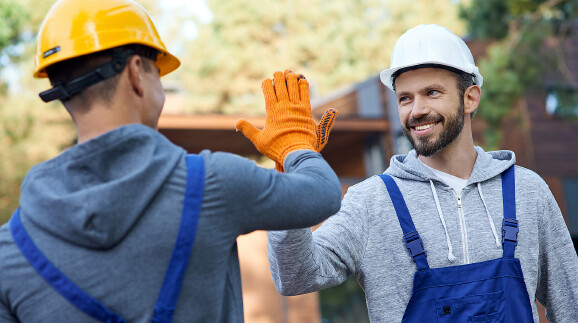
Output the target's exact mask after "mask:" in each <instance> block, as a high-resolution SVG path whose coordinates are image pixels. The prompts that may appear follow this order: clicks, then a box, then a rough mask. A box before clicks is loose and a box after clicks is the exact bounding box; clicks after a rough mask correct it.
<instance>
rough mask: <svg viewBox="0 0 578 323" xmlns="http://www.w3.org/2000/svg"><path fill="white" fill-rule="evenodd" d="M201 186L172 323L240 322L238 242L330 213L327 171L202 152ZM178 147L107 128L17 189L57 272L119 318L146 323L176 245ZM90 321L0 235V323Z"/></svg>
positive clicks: (146, 134)
mask: <svg viewBox="0 0 578 323" xmlns="http://www.w3.org/2000/svg"><path fill="white" fill-rule="evenodd" d="M201 156H202V157H203V160H204V163H205V188H204V194H203V203H202V209H201V215H200V218H199V224H198V228H197V233H196V238H195V244H194V248H193V251H192V255H191V258H190V261H189V266H188V268H187V271H186V274H185V278H184V282H183V287H182V289H181V292H180V298H179V303H178V305H177V309H176V312H175V316H174V322H241V321H243V304H242V297H241V282H240V271H239V261H238V257H237V247H236V239H237V237H238V236H239V235H242V234H246V233H249V232H252V231H254V230H258V229H266V230H271V229H294V228H298V227H307V226H311V225H314V224H316V223H319V222H321V221H322V220H324V219H325V218H327V217H328V216H330V215H331V214H333V213H335V212H337V210H338V209H339V203H340V199H341V188H340V185H339V181H338V179H337V176H336V175H335V173H334V172H333V171H332V170H331V168H330V167H329V165H327V163H326V162H325V161H324V160H323V159H322V158H321V155H319V154H318V153H315V152H313V151H309V150H300V151H297V152H293V153H291V154H290V155H289V156H288V157H287V159H286V161H285V170H286V173H285V174H281V173H278V172H276V171H274V170H270V169H264V168H261V167H258V166H257V165H256V164H255V162H253V161H250V160H248V159H245V158H241V157H239V156H235V155H232V154H227V153H211V152H209V151H203V152H202V153H201ZM186 179H187V170H186V162H185V151H184V150H183V149H181V148H180V147H177V146H175V145H173V144H172V143H170V142H169V141H168V140H167V139H166V138H165V137H163V136H162V135H161V134H160V133H158V132H157V131H155V130H153V129H151V128H149V127H145V126H141V125H130V126H125V127H121V128H118V129H115V130H113V131H111V132H109V133H106V134H104V135H102V136H100V137H98V138H95V139H93V140H90V141H88V142H86V143H83V144H79V145H76V146H74V147H72V148H70V149H69V150H67V151H65V152H63V153H62V154H61V155H60V156H58V157H56V158H54V159H52V160H50V161H47V162H45V163H42V164H39V165H37V166H35V167H34V168H33V169H32V170H31V171H30V172H29V173H28V174H27V176H26V178H25V180H24V182H23V184H22V194H21V199H20V204H21V218H22V224H23V225H24V227H25V228H26V230H27V231H28V233H29V234H30V236H31V237H32V239H33V241H34V242H35V243H36V245H37V246H38V247H39V248H40V250H41V251H42V252H43V253H44V254H45V255H46V257H47V258H48V259H49V260H50V261H52V262H53V263H54V264H55V265H56V267H57V268H59V269H60V270H61V271H62V272H63V273H64V274H65V275H66V276H68V277H69V278H70V279H71V280H72V281H73V282H75V283H76V284H77V285H78V286H79V287H80V288H82V289H83V290H84V291H86V292H87V293H88V294H90V295H92V296H93V297H94V298H96V299H97V300H99V301H100V302H102V303H104V304H105V306H107V307H108V308H109V309H110V310H112V311H113V312H115V313H118V314H119V315H121V316H122V317H123V318H124V319H126V320H127V321H128V322H150V320H151V317H152V313H153V306H154V304H155V302H156V300H157V296H158V293H159V290H160V287H161V283H162V280H163V277H164V274H165V270H166V269H167V265H168V262H169V258H170V255H171V252H172V249H173V246H174V243H175V238H176V233H177V230H178V228H179V224H180V218H181V211H182V206H183V199H184V191H185V184H186ZM19 321H20V322H27V323H28V322H31V323H33V322H94V320H93V319H91V318H90V317H88V316H87V315H86V314H84V313H83V312H81V311H79V310H78V309H76V308H74V307H73V305H71V304H70V303H69V302H68V301H66V300H65V299H64V298H62V297H61V296H60V295H59V294H57V292H56V291H55V290H54V289H52V288H51V287H50V286H48V285H47V284H46V283H45V282H44V280H43V279H42V278H41V277H40V276H39V275H38V274H37V273H36V272H35V271H34V269H33V268H32V267H31V266H30V265H29V264H28V262H27V261H26V259H25V258H24V257H23V256H22V254H21V253H20V251H19V250H18V249H17V247H16V246H15V245H14V241H13V239H12V235H11V233H10V230H9V226H8V224H6V225H3V226H2V227H1V228H0V322H3V323H4V322H19Z"/></svg>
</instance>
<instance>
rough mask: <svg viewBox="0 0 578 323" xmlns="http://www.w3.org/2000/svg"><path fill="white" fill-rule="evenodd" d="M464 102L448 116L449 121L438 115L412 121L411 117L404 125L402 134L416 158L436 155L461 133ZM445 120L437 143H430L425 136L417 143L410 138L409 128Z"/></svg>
mask: <svg viewBox="0 0 578 323" xmlns="http://www.w3.org/2000/svg"><path fill="white" fill-rule="evenodd" d="M464 117H465V114H464V102H463V100H461V102H460V105H459V107H458V111H457V112H456V113H455V114H454V115H453V116H450V117H449V119H447V120H446V119H444V117H442V116H440V115H436V116H431V115H426V116H423V117H421V118H419V119H414V118H413V117H411V118H410V119H409V120H408V121H407V122H406V124H405V127H404V128H403V132H404V134H405V136H406V137H407V139H408V140H409V142H410V143H411V145H412V147H413V148H414V149H415V152H416V153H417V155H418V156H425V157H429V156H432V155H433V154H435V153H437V152H438V151H440V150H442V149H444V148H445V147H446V146H447V145H449V144H450V143H452V142H453V141H454V140H455V139H456V138H457V137H458V136H459V134H460V133H461V132H462V129H463V128H464ZM444 120H446V123H445V126H444V128H443V129H442V132H441V133H440V135H439V138H438V140H437V141H434V142H432V141H431V140H430V139H429V138H428V137H429V136H427V137H425V138H423V139H421V140H420V139H418V140H417V141H418V142H417V143H416V141H415V140H414V139H413V137H412V136H411V133H410V131H411V128H410V127H411V126H413V125H416V124H420V123H422V124H423V123H433V122H442V123H443V121H444Z"/></svg>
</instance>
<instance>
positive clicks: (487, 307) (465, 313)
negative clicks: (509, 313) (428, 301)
mask: <svg viewBox="0 0 578 323" xmlns="http://www.w3.org/2000/svg"><path fill="white" fill-rule="evenodd" d="M504 301H505V300H504V292H503V291H500V292H494V293H487V294H479V295H469V296H463V297H452V298H439V299H436V312H437V318H438V320H437V321H438V323H445V322H472V323H473V322H502V319H503V316H504V306H505V303H504Z"/></svg>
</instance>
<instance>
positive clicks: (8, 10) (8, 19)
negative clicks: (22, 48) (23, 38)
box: [0, 0, 28, 52]
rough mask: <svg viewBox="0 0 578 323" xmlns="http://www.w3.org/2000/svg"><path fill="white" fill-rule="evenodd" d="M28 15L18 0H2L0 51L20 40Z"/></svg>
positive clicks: (0, 7)
mask: <svg viewBox="0 0 578 323" xmlns="http://www.w3.org/2000/svg"><path fill="white" fill-rule="evenodd" d="M27 19H28V15H27V13H26V12H25V10H24V8H23V7H22V5H21V4H20V3H18V2H17V1H16V0H0V52H1V51H2V50H4V49H5V48H6V47H8V46H10V45H13V44H16V43H17V42H18V41H19V40H20V33H21V32H22V28H23V27H24V23H25V21H26V20H27Z"/></svg>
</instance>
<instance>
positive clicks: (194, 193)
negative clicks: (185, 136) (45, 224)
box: [10, 155, 205, 323]
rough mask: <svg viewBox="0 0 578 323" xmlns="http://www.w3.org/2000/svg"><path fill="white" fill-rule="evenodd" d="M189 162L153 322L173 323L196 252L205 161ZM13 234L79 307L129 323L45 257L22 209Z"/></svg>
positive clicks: (114, 321)
mask: <svg viewBox="0 0 578 323" xmlns="http://www.w3.org/2000/svg"><path fill="white" fill-rule="evenodd" d="M186 161H187V173H188V174H187V186H186V191H185V199H184V204H183V212H182V216H181V225H180V227H179V232H178V234H177V240H176V242H175V247H174V249H173V253H172V255H171V260H170V262H169V266H168V268H167V272H166V274H165V277H164V281H163V285H162V287H161V291H160V293H159V297H158V299H157V303H156V304H155V309H154V314H153V319H152V322H154V323H161V322H162V323H165V322H172V319H173V313H174V310H175V308H176V304H177V301H178V297H179V293H180V290H181V285H182V281H183V278H184V275H185V270H186V268H187V265H188V261H189V258H190V255H191V251H192V249H193V244H194V241H195V234H196V231H197V224H198V220H199V215H200V212H201V203H202V199H203V191H204V184H205V168H204V163H203V159H202V157H200V156H197V155H187V156H186ZM10 231H11V233H12V236H13V238H14V241H15V243H16V245H17V246H18V248H19V249H20V252H22V254H23V255H24V257H25V258H26V259H27V260H28V262H29V263H30V265H31V266H32V267H33V268H34V269H35V270H36V272H37V273H38V274H39V275H40V276H42V278H44V280H45V281H46V282H47V283H48V284H49V285H51V286H52V287H53V288H54V289H55V290H56V291H57V292H58V293H59V294H60V295H62V296H63V297H64V298H65V299H67V300H68V301H69V302H70V303H71V304H73V305H74V306H75V307H76V308H78V309H79V310H81V311H83V312H84V313H86V314H88V315H90V316H91V317H93V318H94V319H96V320H99V321H101V322H106V323H126V321H125V320H124V319H123V318H121V317H120V316H119V315H118V314H115V313H113V312H111V311H110V310H109V309H108V308H107V307H106V306H104V305H103V304H102V303H100V302H99V301H97V300H96V299H94V298H93V297H92V296H90V295H88V294H87V293H86V292H84V291H83V290H82V289H80V288H79V287H78V286H77V285H76V284H74V283H73V282H72V281H71V280H70V279H69V278H68V277H66V276H65V275H64V274H63V273H62V272H61V271H60V270H58V268H56V266H54V265H53V264H52V263H51V262H50V260H48V259H47V258H46V256H44V254H43V253H42V252H41V251H40V250H39V249H38V247H37V246H36V244H34V241H32V239H31V238H30V236H29V235H28V232H26V229H25V228H24V226H23V225H22V222H21V220H20V209H19V208H18V209H17V210H16V212H14V215H13V216H12V219H11V220H10Z"/></svg>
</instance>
